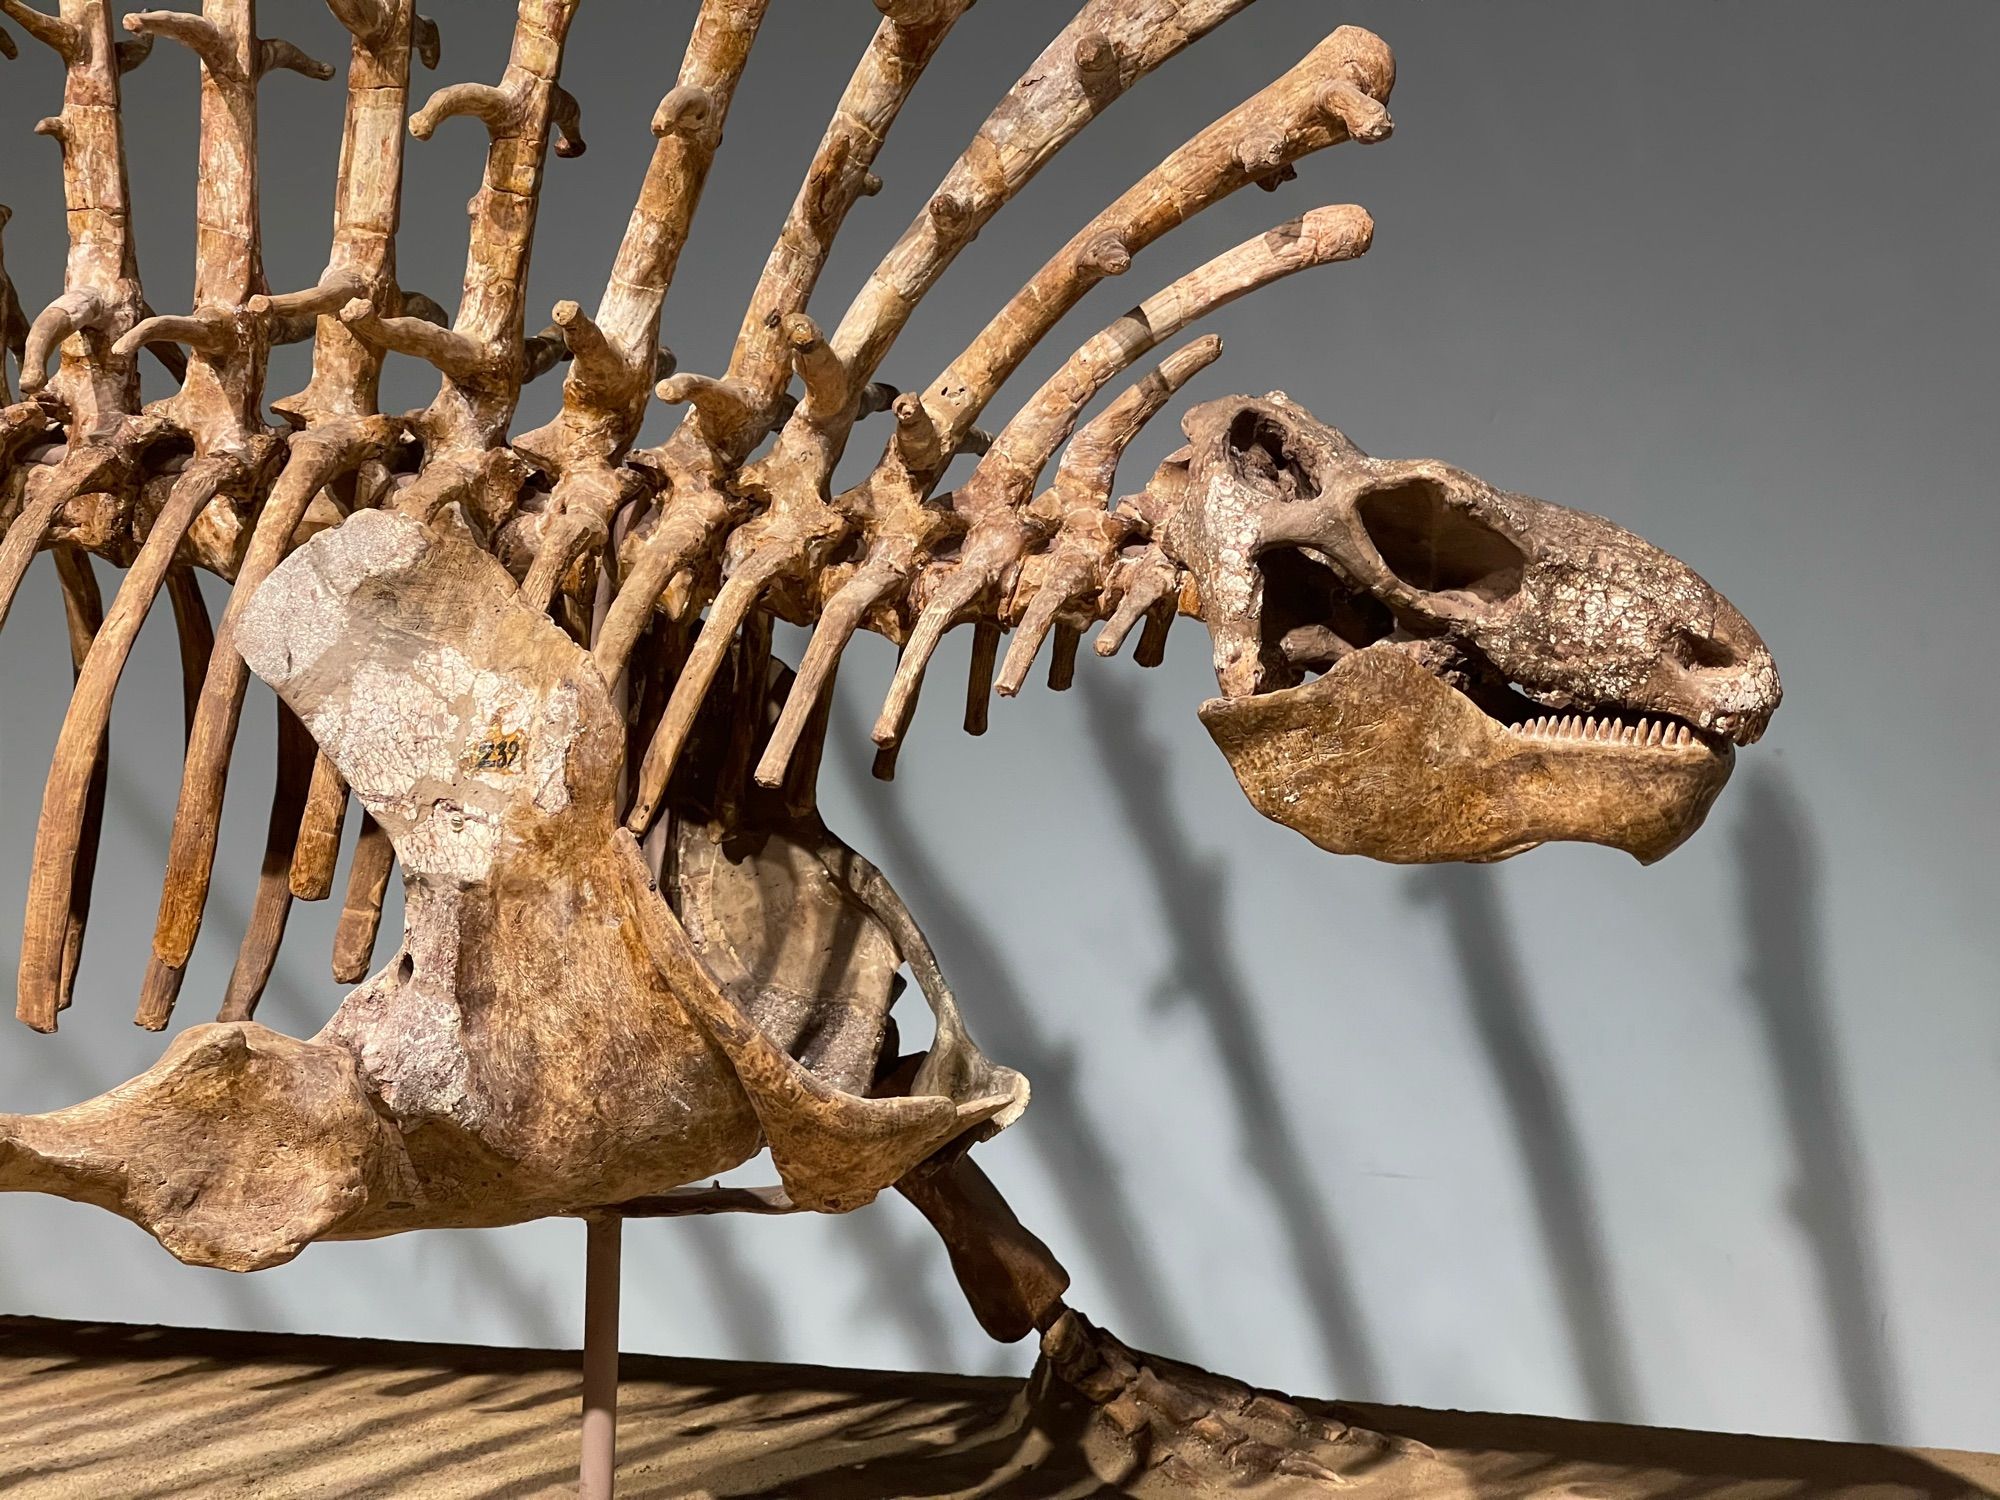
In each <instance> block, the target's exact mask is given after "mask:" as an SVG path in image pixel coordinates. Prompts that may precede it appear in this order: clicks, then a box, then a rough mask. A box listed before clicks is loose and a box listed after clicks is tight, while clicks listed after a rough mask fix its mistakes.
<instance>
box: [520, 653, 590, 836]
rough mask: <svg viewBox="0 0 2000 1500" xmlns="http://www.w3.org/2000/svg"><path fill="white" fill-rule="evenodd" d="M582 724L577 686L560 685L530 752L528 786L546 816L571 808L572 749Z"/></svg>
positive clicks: (544, 706) (547, 704) (550, 698)
mask: <svg viewBox="0 0 2000 1500" xmlns="http://www.w3.org/2000/svg"><path fill="white" fill-rule="evenodd" d="M582 723H583V711H582V709H581V707H580V706H579V705H578V703H577V697H576V686H575V684H573V683H568V682H560V683H557V684H556V687H555V690H554V691H553V692H551V693H550V694H549V695H548V697H547V698H546V699H545V700H544V701H543V703H542V711H541V722H540V724H539V726H538V730H537V732H536V733H535V734H534V735H533V736H532V737H531V739H530V740H529V743H528V750H527V761H528V785H529V786H530V787H532V788H533V789H534V791H533V796H534V802H535V806H536V808H537V809H538V810H540V811H542V812H545V813H554V812H561V811H562V810H563V809H564V808H566V807H568V806H569V804H570V786H569V749H570V746H571V745H572V744H574V743H575V741H576V736H577V734H578V732H579V730H580V729H581V727H582Z"/></svg>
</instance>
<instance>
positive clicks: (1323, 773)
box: [1201, 646, 1735, 864]
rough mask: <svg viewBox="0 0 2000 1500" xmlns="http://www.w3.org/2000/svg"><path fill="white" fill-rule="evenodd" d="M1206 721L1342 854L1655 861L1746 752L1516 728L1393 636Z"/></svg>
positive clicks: (1264, 791)
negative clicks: (1587, 846)
mask: <svg viewBox="0 0 2000 1500" xmlns="http://www.w3.org/2000/svg"><path fill="white" fill-rule="evenodd" d="M1201 720H1202V723H1203V724H1204V725H1206V726H1207V728H1208V732H1209V734H1210V736H1211V737H1212V738H1213V739H1214V740H1215V743H1216V745H1217V747H1218V748H1219V749H1220V750H1221V751H1222V753H1223V754H1224V755H1225V756H1226V757H1227V758H1228V760H1229V765H1230V769H1231V770H1233V771H1234V772H1235V773H1236V779H1237V781H1238V782H1239V783H1240V784H1241V786H1242V787H1243V790H1244V792H1245V794H1246V795H1247V796H1248V797H1249V798H1250V801H1251V804H1252V805H1253V806H1255V807H1256V809H1257V810H1258V811H1259V812H1261V813H1263V814H1264V816H1266V817H1267V818H1270V819H1272V820H1273V821H1275V822H1279V823H1282V824H1284V825H1285V826H1286V827H1287V828H1292V829H1295V830H1297V831H1298V832H1300V833H1302V834H1304V835H1305V836H1306V837H1307V838H1309V839H1311V840H1312V841H1313V842H1314V843H1315V844H1318V845H1319V846H1320V847H1321V848H1322V849H1328V850H1331V851H1332V852H1333V853H1336V854H1362V855H1366V856H1368V857H1369V858H1371V859H1379V860H1387V861H1389V862H1391V863H1394V864H1432V863H1439V862H1443V861H1449V860H1474V861H1485V860H1498V859H1506V858H1508V857H1509V856H1511V855H1515V854H1519V853H1521V852H1522V851H1524V850H1527V849H1532V848H1534V847H1535V846H1536V845H1537V844H1542V843H1548V842H1551V841H1555V840H1572V841H1581V842H1587V843H1594V844H1606V845H1609V846H1610V847H1612V848H1614V849H1623V850H1625V851H1626V852H1627V853H1628V854H1631V855H1633V856H1635V857H1636V858H1637V859H1638V860H1639V861H1640V862H1641V863H1644V864H1651V863H1652V862H1653V861H1654V860H1657V859H1660V858H1662V857H1664V856H1665V855H1667V854H1669V853H1671V852H1672V851H1673V850H1674V849H1675V848H1677V847H1679V845H1680V844H1681V843H1682V842H1683V841H1685V840H1686V839H1687V838H1688V836H1689V835H1690V834H1692V833H1693V832H1694V831H1695V830H1696V829H1697V828H1699V827H1700V826H1701V822H1702V819H1703V818H1705V817H1706V816H1707V814H1708V809H1709V807H1710V805H1711V804H1712V803H1713V802H1714V801H1715V798H1716V796H1717V794H1718V793H1720V792H1721V790H1722V787H1723V783H1724V782H1726V781H1728V779H1729V773H1730V770H1731V769H1732V767H1733V765H1734V763H1735V756H1734V753H1733V752H1732V751H1731V750H1729V749H1728V747H1726V746H1725V747H1723V748H1722V749H1721V750H1719V751H1718V750H1714V749H1711V748H1709V747H1708V746H1707V745H1705V744H1694V745H1690V746H1687V747H1684V748H1680V749H1675V750H1661V749H1658V748H1647V747H1643V746H1636V745H1626V744H1619V743H1615V742H1613V743H1590V742H1575V741H1569V742H1549V741H1537V740H1535V739H1531V738H1527V737H1524V736H1521V735H1513V734H1509V733H1508V732H1507V731H1506V729H1505V728H1504V727H1503V726H1501V725H1500V724H1499V723H1497V722H1495V721H1494V720H1493V719H1491V718H1489V717H1488V716H1487V715H1486V714H1485V713H1484V712H1482V711H1481V710H1480V709H1479V708H1478V707H1477V706H1476V705H1475V704H1473V703H1472V701H1471V700H1470V699H1468V698H1466V697H1465V696H1464V695H1463V694H1461V693H1459V692H1457V691H1456V690H1455V689H1453V688H1452V687H1450V686H1449V685H1448V684H1446V683H1444V682H1442V681H1440V680H1439V679H1438V678H1437V677H1435V676H1433V675H1432V674H1431V673H1430V672H1428V671H1426V670H1425V669H1424V668H1423V667H1421V666H1419V665H1418V664H1417V663H1415V662H1414V661H1412V660H1410V658H1409V657H1408V656H1406V655H1405V654H1404V653H1403V652H1401V651H1400V650H1397V649H1396V648H1395V647H1393V646H1371V647H1369V648H1368V649H1366V650H1363V651H1357V652H1355V653H1353V654H1352V655H1350V656H1348V657H1346V658H1344V659H1343V660H1342V661H1341V662H1340V663H1339V664H1338V665H1336V666H1335V667H1333V668H1332V669H1331V670H1330V671H1328V672H1327V673H1326V675H1325V676H1323V677H1320V678H1317V679H1316V680H1314V681H1312V682H1309V683H1307V684H1305V685H1304V686H1302V687H1295V688H1285V689H1282V690H1280V691H1278V692H1273V693H1264V694H1260V695H1258V696H1255V697H1247V698H1215V699H1211V700H1209V701H1208V702H1207V703H1205V704H1203V705H1202V708H1201Z"/></svg>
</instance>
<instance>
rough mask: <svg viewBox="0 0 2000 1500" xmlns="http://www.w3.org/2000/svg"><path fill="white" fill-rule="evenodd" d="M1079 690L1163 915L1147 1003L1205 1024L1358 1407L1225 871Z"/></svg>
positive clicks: (1322, 1245) (1336, 1248)
mask: <svg viewBox="0 0 2000 1500" xmlns="http://www.w3.org/2000/svg"><path fill="white" fill-rule="evenodd" d="M1078 691H1079V692H1080V694H1081V696H1082V698H1083V701H1084V710H1085V715H1086V720H1087V722H1088V724H1089V728H1090V733H1091V735H1092V737H1093V738H1095V740H1096V741H1097V745H1098V750H1099V754H1098V757H1097V764H1098V765H1099V767H1101V768H1103V769H1104V770H1105V771H1106V772H1107V774H1106V777H1105V781H1106V784H1107V786H1108V787H1109V788H1110V791H1111V797H1112V801H1113V804H1114V805H1115V806H1116V807H1117V809H1118V812H1119V815H1120V817H1121V818H1123V819H1124V822H1125V825H1126V828H1127V830H1128V831H1129V832H1130V833H1131V835H1132V838H1133V840H1134V842H1135V843H1136V844H1137V845H1138V846H1139V849H1140V850H1141V852H1142V854H1143V855H1144V858H1143V860H1142V863H1143V864H1144V866H1145V868H1146V872H1147V874H1148V875H1149V876H1150V877H1151V879H1152V882H1153V894H1154V899H1155V901H1157V902H1158V904H1159V908H1160V922H1159V924H1158V927H1159V930H1160V932H1161V933H1162V934H1164V935H1165V937H1166V939H1167V942H1168V944H1169V945H1170V946H1169V948H1168V951H1167V954H1166V962H1165V963H1164V964H1163V965H1162V967H1161V973H1160V977H1159V980H1158V982H1157V984H1156V986H1155V997H1156V1003H1157V1004H1159V1005H1160V1006H1162V1007H1165V1006H1168V1005H1172V1004H1176V1003H1180V1004H1187V1005H1192V1006H1194V1007H1195V1008H1196V1009H1197V1010H1198V1011H1199V1012H1200V1014H1201V1017H1202V1019H1203V1021H1205V1022H1206V1023H1207V1025H1208V1028H1209V1033H1210V1036H1211V1039H1212V1041H1213V1043H1214V1049H1215V1057H1216V1061H1217V1062H1218V1063H1219V1064H1220V1065H1221V1067H1222V1072H1223V1077H1224V1079H1225V1080H1226V1082H1227V1084H1228V1087H1229V1093H1230V1097H1231V1099H1232V1100H1233V1102H1234V1104H1235V1107H1236V1118H1237V1125H1238V1129H1239V1133H1240V1138H1241V1148H1242V1151H1243V1156H1244V1159H1245V1161H1246V1162H1247V1163H1248V1164H1249V1166H1250V1170H1251V1173H1252V1175H1253V1176H1254V1177H1255V1179H1256V1181H1257V1183H1258V1185H1259V1186H1260V1187H1262V1188H1263V1190H1264V1193H1265V1196H1266V1197H1267V1199H1268V1200H1269V1202H1270V1207H1271V1212H1272V1215H1273V1217H1274V1218H1275V1219H1276V1220H1277V1223H1278V1226H1279V1228H1280V1230H1281V1232H1282V1233H1283V1236H1284V1241H1285V1248H1286V1252H1287V1254H1288V1255H1289V1257H1290V1259H1291V1262H1292V1269H1293V1273H1294V1274H1295V1275H1296V1276H1297V1277H1298V1281H1299V1288H1300V1291H1301V1292H1302V1293H1303V1295H1304V1298H1305V1303H1306V1306H1307V1307H1308V1308H1309V1309H1310V1311H1311V1321H1312V1324H1313V1327H1314V1329H1315V1330H1316V1332H1317V1334H1318V1337H1319V1342H1320V1348H1321V1351H1322V1353H1323V1356H1324V1358H1325V1360H1326V1366H1327V1371H1328V1373H1329V1375H1330V1376H1331V1377H1332V1379H1333V1381H1334V1388H1335V1389H1337V1390H1339V1391H1342V1392H1344V1393H1346V1394H1347V1395H1348V1396H1350V1397H1352V1398H1354V1399H1357V1400H1359V1399H1364V1397H1365V1394H1366V1393H1368V1392H1383V1391H1384V1386H1383V1384H1382V1377H1381V1369H1380V1366H1379V1364H1378V1362H1377V1360H1376V1357H1375V1352H1374V1349H1373V1346H1372V1344H1371V1341H1370V1338H1369V1333H1368V1329H1367V1326H1366V1322H1365V1320H1364V1318H1363V1316H1362V1312H1361V1301H1360V1298H1359V1297H1358V1296H1357V1295H1356V1292H1355V1289H1354V1284H1353V1280H1352V1278H1351V1276H1350V1274H1349V1271H1348V1267H1347V1262H1346V1257H1345V1255H1344V1254H1343V1252H1342V1250H1341V1242H1340V1232H1339V1228H1338V1226H1337V1225H1336V1224H1335V1223H1334V1220H1333V1216H1332V1215H1331V1214H1330V1213H1329V1212H1328V1211H1327V1207H1326V1204H1325V1202H1324V1200H1323V1198H1322V1197H1321V1193H1320V1184H1319V1178H1318V1174H1317V1173H1315V1171H1314V1169H1313V1165H1312V1159H1311V1157H1309V1156H1308V1155H1307V1153H1306V1152H1305V1151H1304V1150H1303V1149H1302V1148H1301V1147H1300V1144H1299V1140H1298V1134H1297V1132H1296V1131H1295V1130H1294V1129H1293V1127H1292V1122H1291V1119H1290V1117H1289V1116H1288V1115H1287V1114H1286V1113H1285V1109H1284V1105H1283V1098H1284V1091H1283V1086H1282V1085H1281V1083H1280V1082H1279V1079H1278V1077H1277V1072H1276V1069H1275V1068H1274V1066H1273V1064H1272V1059H1271V1052H1270V1049H1269V1047H1268V1046H1267V1045H1266V1044H1265V1041H1264V1035H1263V1029H1262V1025H1261V1022H1260V1018H1259V1014H1258V1010H1259V1008H1258V1005H1257V1002H1256V1000H1255V998H1254V997H1253V996H1252V995H1251V993H1250V987H1249V985H1248V984H1247V983H1246V982H1245V981H1244V979H1243V975H1242V972H1241V970H1240V969H1239V968H1238V966H1237V962H1236V956H1235V954H1234V953H1233V952H1232V951H1231V948H1230V943H1229V935H1228V933H1227V931H1226V930H1225V928H1224V925H1223V920H1222V918H1223V913H1224V912H1225V911H1226V910H1227V905H1228V903H1227V901H1226V899H1225V897H1226V894H1227V893H1226V891H1225V889H1224V873H1223V870H1222V868H1221V866H1220V864H1219V863H1218V862H1217V861H1216V860H1214V859H1212V858H1207V857H1205V856H1203V855H1202V854H1201V852H1200V851H1199V850H1197V849H1196V848H1195V847H1194V845H1193V843H1192V842H1191V841H1190V839H1189V838H1188V834H1187V831H1186V830H1185V829H1184V828H1183V827H1182V826H1181V823H1180V820H1179V817H1178V814H1177V812H1176V809H1175V807H1174V805H1173V802H1172V800H1171V799H1170V798H1169V797H1168V795H1167V787H1168V785H1169V782H1168V777H1167V761H1168V755H1167V751H1166V748H1165V747H1164V746H1162V745H1160V744H1159V743H1158V742H1157V741H1155V740H1154V739H1152V738H1151V737H1150V736H1149V735H1147V733H1146V732H1145V730H1144V728H1143V727H1142V725H1143V719H1142V717H1141V715H1140V712H1139V703H1138V697H1137V694H1136V693H1134V692H1133V691H1132V689H1131V688H1130V687H1128V686H1125V685H1123V684H1121V683H1117V682H1112V681H1107V680H1104V679H1102V678H1093V679H1091V680H1090V682H1089V683H1088V685H1087V686H1084V687H1082V688H1080V689H1078ZM1321 1149H1322V1154H1323V1152H1324V1148H1323V1147H1322V1148H1321Z"/></svg>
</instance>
